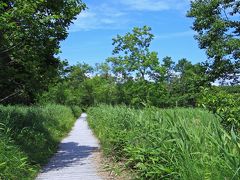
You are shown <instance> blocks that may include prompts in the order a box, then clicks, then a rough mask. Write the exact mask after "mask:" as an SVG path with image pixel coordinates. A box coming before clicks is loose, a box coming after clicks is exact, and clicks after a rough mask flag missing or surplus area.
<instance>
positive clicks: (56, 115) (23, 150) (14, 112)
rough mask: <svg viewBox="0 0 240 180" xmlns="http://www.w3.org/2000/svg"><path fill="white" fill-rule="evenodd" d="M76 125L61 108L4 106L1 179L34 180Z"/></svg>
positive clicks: (0, 109)
mask: <svg viewBox="0 0 240 180" xmlns="http://www.w3.org/2000/svg"><path fill="white" fill-rule="evenodd" d="M79 115H80V114H79ZM74 121H75V117H74V115H73V112H72V110H71V108H69V107H65V106H61V105H46V106H42V107H40V106H34V107H22V106H7V107H5V106H0V138H1V141H0V179H33V178H34V177H35V176H36V173H37V172H38V170H39V168H40V166H41V165H43V164H45V163H46V162H47V160H48V158H49V157H50V156H52V155H53V153H54V152H55V151H56V149H57V146H58V143H59V141H60V140H61V139H62V138H63V137H64V136H65V135H66V134H67V133H68V132H69V130H70V129H71V127H72V125H73V124H74Z"/></svg>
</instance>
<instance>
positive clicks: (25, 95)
mask: <svg viewBox="0 0 240 180" xmlns="http://www.w3.org/2000/svg"><path fill="white" fill-rule="evenodd" d="M84 8H85V4H84V3H82V1H81V0H58V1H57V2H56V1H55V0H14V1H12V0H4V1H1V0H0V22H1V23H0V91H1V94H0V99H5V97H8V96H9V95H11V94H15V93H16V94H17V96H15V98H13V97H14V96H12V98H7V99H6V100H5V102H8V101H9V102H13V103H14V102H17V101H19V102H22V103H30V102H33V101H34V98H35V95H36V94H38V93H40V92H41V91H42V90H44V89H47V87H48V84H49V83H50V82H52V81H53V80H54V79H55V78H56V76H57V75H58V69H59V68H60V67H61V62H60V60H59V59H58V58H56V57H55V55H56V54H57V53H58V52H59V43H60V41H61V40H64V39H65V38H66V37H67V28H68V27H69V25H70V24H71V22H72V20H73V19H75V17H76V15H77V14H79V13H80V12H81V11H82V10H84Z"/></svg>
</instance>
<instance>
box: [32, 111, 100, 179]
mask: <svg viewBox="0 0 240 180" xmlns="http://www.w3.org/2000/svg"><path fill="white" fill-rule="evenodd" d="M86 116H87V115H86V114H82V116H81V117H80V118H79V119H78V120H77V121H76V123H75V126H74V128H73V129H72V131H71V132H70V134H69V136H68V137H66V138H65V139H64V140H63V141H62V142H61V143H60V145H59V150H58V152H57V153H56V155H55V156H54V157H53V158H52V159H51V160H50V162H49V163H48V164H47V165H46V166H45V167H44V168H43V169H42V171H41V172H40V174H39V175H38V177H37V178H36V180H101V179H102V178H101V177H99V176H98V174H97V168H96V167H95V165H94V162H93V160H92V158H93V152H94V151H96V150H98V149H99V144H98V141H97V139H96V138H95V137H94V136H93V134H92V131H91V130H90V129H89V127H88V123H87V121H86Z"/></svg>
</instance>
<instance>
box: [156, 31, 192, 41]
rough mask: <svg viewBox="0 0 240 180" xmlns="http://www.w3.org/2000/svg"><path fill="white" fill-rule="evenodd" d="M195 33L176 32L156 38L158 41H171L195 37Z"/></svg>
mask: <svg viewBox="0 0 240 180" xmlns="http://www.w3.org/2000/svg"><path fill="white" fill-rule="evenodd" d="M194 34H195V32H194V31H192V30H189V31H182V32H174V33H167V34H161V35H157V36H155V38H156V39H170V38H178V37H187V36H194Z"/></svg>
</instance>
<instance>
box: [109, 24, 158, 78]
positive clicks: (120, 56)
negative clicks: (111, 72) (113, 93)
mask: <svg viewBox="0 0 240 180" xmlns="http://www.w3.org/2000/svg"><path fill="white" fill-rule="evenodd" d="M153 37H154V36H153V34H152V33H151V28H150V27H147V26H144V27H142V28H138V27H135V28H133V30H132V32H131V33H130V32H128V33H126V34H125V35H124V36H120V35H117V37H116V38H113V45H114V50H113V55H117V56H116V57H113V58H109V59H108V61H109V62H112V64H113V65H114V66H115V68H114V69H115V70H119V72H123V73H124V75H130V76H134V77H136V78H141V79H146V78H149V77H150V76H151V74H152V73H153V71H154V68H155V67H156V66H158V64H159V62H158V57H157V53H156V52H151V51H150V50H149V46H150V44H151V41H152V40H153ZM124 70H125V71H127V72H124Z"/></svg>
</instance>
